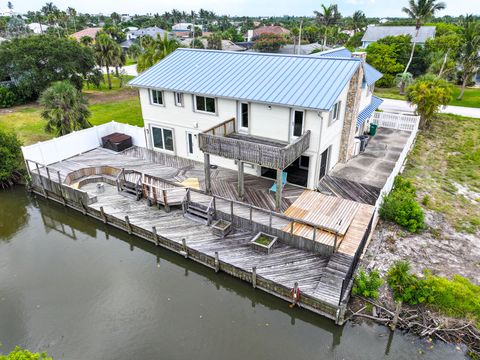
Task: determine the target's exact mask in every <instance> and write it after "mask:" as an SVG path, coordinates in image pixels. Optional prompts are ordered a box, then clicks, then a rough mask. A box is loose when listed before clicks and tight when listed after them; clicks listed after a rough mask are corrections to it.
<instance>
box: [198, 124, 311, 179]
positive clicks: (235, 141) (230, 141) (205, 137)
mask: <svg viewBox="0 0 480 360" xmlns="http://www.w3.org/2000/svg"><path fill="white" fill-rule="evenodd" d="M309 144H310V131H307V132H305V134H303V135H302V136H301V137H299V138H298V139H296V140H295V141H294V142H293V143H291V144H289V143H287V142H284V141H278V140H274V139H269V138H263V137H257V136H250V135H245V134H241V133H237V132H235V119H234V118H232V119H230V120H227V121H224V122H223V123H221V124H218V125H216V126H214V127H212V128H210V129H208V130H206V131H204V132H202V133H200V134H199V145H200V150H202V151H203V152H204V153H207V154H211V155H217V156H221V157H224V158H227V159H234V160H240V161H244V162H248V163H252V164H257V165H261V166H263V167H267V168H270V169H277V170H283V169H285V168H286V167H287V166H288V165H290V164H291V163H292V162H293V161H295V160H296V159H297V158H298V157H299V156H300V155H302V153H303V152H305V151H306V150H307V149H308V146H309Z"/></svg>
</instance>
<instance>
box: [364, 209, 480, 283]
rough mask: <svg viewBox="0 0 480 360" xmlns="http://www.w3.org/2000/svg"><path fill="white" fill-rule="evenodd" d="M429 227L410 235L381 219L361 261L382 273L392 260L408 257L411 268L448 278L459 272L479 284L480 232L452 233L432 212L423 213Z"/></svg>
mask: <svg viewBox="0 0 480 360" xmlns="http://www.w3.org/2000/svg"><path fill="white" fill-rule="evenodd" d="M425 220H426V223H427V225H428V227H429V230H426V231H424V232H422V233H419V234H411V233H408V232H407V231H405V230H403V229H401V228H399V227H398V226H397V225H394V224H391V223H388V222H384V221H381V220H380V222H379V223H378V225H377V228H376V230H375V232H374V234H373V237H372V241H371V243H370V245H369V247H368V249H367V252H366V254H365V257H364V259H363V262H364V263H365V265H366V266H367V267H369V268H370V267H373V268H376V269H378V270H379V271H380V273H381V274H382V275H383V274H385V273H386V272H387V270H388V268H389V267H390V266H391V265H392V264H393V262H394V261H395V260H408V261H409V262H410V264H411V266H412V270H413V271H414V272H415V273H417V274H419V275H420V274H422V271H423V269H430V270H431V271H432V273H433V274H435V275H440V276H445V277H448V278H451V277H452V276H453V275H454V274H459V275H462V276H464V277H466V278H468V279H470V280H471V281H473V282H474V283H475V284H477V285H480V234H478V233H477V234H464V233H458V232H456V231H455V230H454V229H453V228H452V227H450V226H449V225H448V224H447V223H446V222H445V221H444V219H443V216H442V215H441V214H439V213H436V212H433V211H426V212H425Z"/></svg>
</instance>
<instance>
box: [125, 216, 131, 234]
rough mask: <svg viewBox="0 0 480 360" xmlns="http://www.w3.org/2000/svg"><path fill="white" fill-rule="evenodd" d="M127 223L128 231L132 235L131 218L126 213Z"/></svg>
mask: <svg viewBox="0 0 480 360" xmlns="http://www.w3.org/2000/svg"><path fill="white" fill-rule="evenodd" d="M125 224H126V225H127V231H128V233H129V234H130V235H131V234H132V225H130V219H129V218H128V215H125Z"/></svg>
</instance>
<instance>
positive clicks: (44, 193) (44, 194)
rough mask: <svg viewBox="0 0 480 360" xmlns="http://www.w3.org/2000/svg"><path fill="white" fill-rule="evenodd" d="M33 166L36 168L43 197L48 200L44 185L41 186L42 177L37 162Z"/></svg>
mask: <svg viewBox="0 0 480 360" xmlns="http://www.w3.org/2000/svg"><path fill="white" fill-rule="evenodd" d="M35 166H36V167H37V174H38V178H39V179H40V185H41V186H42V192H43V196H45V197H46V198H48V195H47V192H46V190H45V185H43V179H42V175H40V168H39V167H38V163H37V162H35Z"/></svg>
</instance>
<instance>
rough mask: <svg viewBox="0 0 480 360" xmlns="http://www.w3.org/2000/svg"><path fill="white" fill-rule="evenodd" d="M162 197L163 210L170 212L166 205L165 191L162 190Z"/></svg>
mask: <svg viewBox="0 0 480 360" xmlns="http://www.w3.org/2000/svg"><path fill="white" fill-rule="evenodd" d="M162 197H163V206H164V208H165V211H166V212H170V206H169V205H168V197H167V191H166V190H162Z"/></svg>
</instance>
